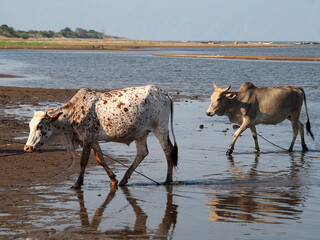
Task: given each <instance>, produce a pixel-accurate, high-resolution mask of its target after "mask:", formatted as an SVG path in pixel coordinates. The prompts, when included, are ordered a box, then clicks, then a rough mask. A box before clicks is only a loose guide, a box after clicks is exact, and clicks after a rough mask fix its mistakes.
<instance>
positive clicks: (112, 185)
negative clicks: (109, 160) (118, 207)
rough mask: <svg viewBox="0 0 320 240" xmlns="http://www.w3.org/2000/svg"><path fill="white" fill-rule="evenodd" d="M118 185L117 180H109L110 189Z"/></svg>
mask: <svg viewBox="0 0 320 240" xmlns="http://www.w3.org/2000/svg"><path fill="white" fill-rule="evenodd" d="M117 185H118V180H117V179H111V180H110V186H111V187H116V186H117Z"/></svg>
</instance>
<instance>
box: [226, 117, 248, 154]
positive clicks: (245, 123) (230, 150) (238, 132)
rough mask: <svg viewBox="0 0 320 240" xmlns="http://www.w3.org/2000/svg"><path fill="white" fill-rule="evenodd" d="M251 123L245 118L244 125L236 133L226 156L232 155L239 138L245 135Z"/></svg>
mask: <svg viewBox="0 0 320 240" xmlns="http://www.w3.org/2000/svg"><path fill="white" fill-rule="evenodd" d="M248 125H249V121H248V120H247V119H246V118H245V119H244V121H243V123H242V125H241V126H240V127H239V128H238V130H237V131H236V132H235V133H234V136H233V140H232V142H231V144H230V146H229V148H228V150H227V152H226V155H231V154H232V152H233V149H234V144H235V143H236V141H237V139H238V137H239V136H240V134H241V133H243V131H244V130H246V129H247V128H248Z"/></svg>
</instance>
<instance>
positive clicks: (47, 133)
mask: <svg viewBox="0 0 320 240" xmlns="http://www.w3.org/2000/svg"><path fill="white" fill-rule="evenodd" d="M170 114H171V120H170V122H171V131H172V136H173V139H174V145H172V143H171V141H170V138H169V116H170ZM29 127H30V135H29V138H28V141H27V143H26V145H25V147H24V150H25V151H26V152H33V151H34V150H36V149H38V148H40V147H42V146H44V145H45V144H48V143H50V142H51V141H52V140H53V139H56V138H58V137H60V138H61V139H62V140H63V142H64V143H65V145H66V146H68V148H69V149H75V148H77V147H78V146H79V145H81V147H82V148H83V150H82V154H81V171H80V175H79V178H78V180H77V181H76V182H75V184H74V185H73V187H74V188H80V187H81V185H83V176H84V171H85V168H86V165H87V162H88V158H89V155H90V150H91V149H92V152H93V154H94V156H95V158H96V160H97V161H98V163H99V164H100V165H102V167H103V168H104V169H105V171H106V172H107V174H108V175H109V177H110V181H111V185H112V186H116V185H117V183H118V181H117V179H116V176H115V174H114V173H113V171H112V170H111V169H110V168H109V167H108V166H107V164H106V162H105V161H104V159H103V154H102V152H101V149H100V146H99V143H98V141H106V142H119V143H125V144H128V145H129V144H130V143H131V142H133V141H135V142H136V148H137V156H136V158H135V160H134V162H133V164H132V165H131V166H130V168H129V169H128V170H127V172H126V173H125V175H124V177H123V178H122V180H121V182H120V185H125V184H126V183H127V182H128V179H129V178H130V176H131V174H132V172H133V171H134V170H135V169H136V167H137V166H138V165H139V163H140V162H141V161H142V160H143V159H144V158H145V157H146V156H147V155H148V148H147V142H146V141H147V136H148V134H149V132H152V133H154V135H155V136H156V137H157V138H158V140H159V142H160V145H161V147H162V149H163V151H164V152H165V155H166V158H167V164H168V169H167V177H166V181H165V183H166V184H169V183H170V182H172V171H173V167H175V166H177V161H178V155H177V154H178V148H177V144H176V140H175V136H174V133H173V102H172V99H171V97H170V95H169V94H168V93H167V92H166V91H164V90H162V89H160V88H158V87H156V86H153V85H148V86H143V87H133V88H126V89H121V90H115V91H109V92H98V91H91V90H89V89H81V90H79V91H78V92H77V93H76V94H75V95H74V96H73V98H72V99H71V100H70V101H69V102H68V103H67V104H65V105H64V106H62V107H59V108H57V109H54V110H48V111H47V112H35V113H34V117H33V118H32V120H31V121H30V124H29Z"/></svg>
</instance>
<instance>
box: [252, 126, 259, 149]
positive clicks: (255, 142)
mask: <svg viewBox="0 0 320 240" xmlns="http://www.w3.org/2000/svg"><path fill="white" fill-rule="evenodd" d="M250 130H251V133H252V137H253V140H254V146H255V150H254V152H256V153H258V152H260V148H259V144H258V136H257V130H256V126H252V127H250Z"/></svg>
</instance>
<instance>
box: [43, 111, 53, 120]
mask: <svg viewBox="0 0 320 240" xmlns="http://www.w3.org/2000/svg"><path fill="white" fill-rule="evenodd" d="M53 110H54V109H49V110H47V111H46V114H45V116H44V118H45V119H47V120H49V119H51V116H50V115H49V114H48V112H51V111H53Z"/></svg>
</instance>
